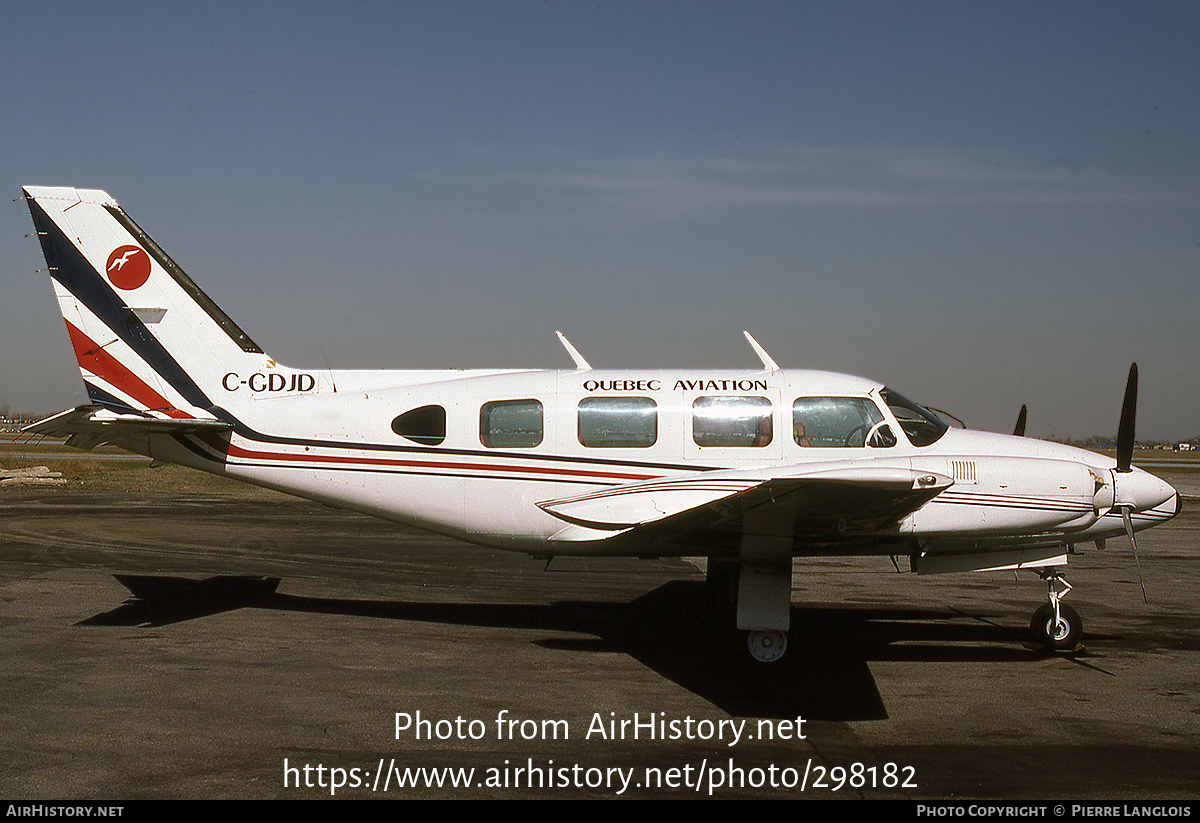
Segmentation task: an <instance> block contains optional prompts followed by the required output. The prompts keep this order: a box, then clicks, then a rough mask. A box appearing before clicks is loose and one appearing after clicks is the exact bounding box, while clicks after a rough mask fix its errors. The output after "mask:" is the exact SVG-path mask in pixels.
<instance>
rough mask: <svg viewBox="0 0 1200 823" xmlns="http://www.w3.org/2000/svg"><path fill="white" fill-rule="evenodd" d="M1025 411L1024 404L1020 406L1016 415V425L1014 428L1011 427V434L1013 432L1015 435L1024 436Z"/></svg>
mask: <svg viewBox="0 0 1200 823" xmlns="http://www.w3.org/2000/svg"><path fill="white" fill-rule="evenodd" d="M1026 412H1027V410H1026V408H1025V407H1024V406H1021V413H1020V414H1018V415H1017V427H1016V428H1015V429H1013V434H1015V435H1016V436H1017V437H1024V436H1025V414H1026Z"/></svg>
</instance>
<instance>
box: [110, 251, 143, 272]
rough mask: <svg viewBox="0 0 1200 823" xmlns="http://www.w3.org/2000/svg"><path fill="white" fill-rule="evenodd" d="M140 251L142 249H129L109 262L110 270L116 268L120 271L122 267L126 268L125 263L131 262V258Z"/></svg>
mask: <svg viewBox="0 0 1200 823" xmlns="http://www.w3.org/2000/svg"><path fill="white" fill-rule="evenodd" d="M139 251H141V249H130V250H129V251H127V252H125V253H124V254H122V255H121V256H120V257H118V258H117V259H115V260H113V261H112V263H110V264H109V266H108V270H109V271H113V270H114V269H115V270H116V271H120V270H121V269H122V268H124V266H125V264H126V263H128V262H129V259H130V258H131V257H133V256H134V255H135V254H137V253H138V252H139Z"/></svg>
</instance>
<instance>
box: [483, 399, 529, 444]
mask: <svg viewBox="0 0 1200 823" xmlns="http://www.w3.org/2000/svg"><path fill="white" fill-rule="evenodd" d="M479 439H480V441H482V442H483V445H485V446H487V447H488V448H491V449H530V448H533V447H534V446H538V445H541V442H542V404H541V403H539V402H538V401H537V400H496V401H494V402H492V403H484V404H483V407H482V408H481V409H480V410H479Z"/></svg>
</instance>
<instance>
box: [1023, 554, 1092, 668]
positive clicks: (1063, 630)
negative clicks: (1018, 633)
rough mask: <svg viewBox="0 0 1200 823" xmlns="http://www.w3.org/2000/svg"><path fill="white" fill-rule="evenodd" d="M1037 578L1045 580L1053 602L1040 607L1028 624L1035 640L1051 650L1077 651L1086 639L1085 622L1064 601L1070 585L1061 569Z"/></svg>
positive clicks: (1047, 571)
mask: <svg viewBox="0 0 1200 823" xmlns="http://www.w3.org/2000/svg"><path fill="white" fill-rule="evenodd" d="M1038 575H1039V576H1040V577H1041V578H1042V579H1043V580H1045V581H1046V588H1047V596H1048V597H1049V599H1050V602H1049V603H1044V604H1043V605H1041V606H1039V607H1038V609H1037V611H1035V612H1034V613H1033V619H1032V620H1030V622H1029V629H1030V631H1032V632H1033V637H1034V640H1036V641H1037V642H1038V643H1040V644H1042V645H1044V646H1045V647H1046V648H1048V649H1050V650H1052V651H1056V652H1068V651H1074V650H1075V649H1077V648H1079V639H1080V638H1081V637H1082V636H1083V620H1082V619H1081V618H1080V617H1079V612H1077V611H1075V610H1074V609H1073V608H1071V607H1070V606H1068V605H1067V604H1066V603H1063V602H1062V599H1063V598H1064V597H1066V596H1067V592H1069V591H1070V590H1071V584H1070V583H1068V582H1067V580H1066V578H1065V577H1064V576H1063V573H1062V572H1061V571H1059V570H1058V569H1042V570H1040V571H1039V572H1038Z"/></svg>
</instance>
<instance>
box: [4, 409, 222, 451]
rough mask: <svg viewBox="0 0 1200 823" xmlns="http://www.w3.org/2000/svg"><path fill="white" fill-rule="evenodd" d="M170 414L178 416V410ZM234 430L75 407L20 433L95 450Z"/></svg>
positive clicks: (203, 421) (202, 421)
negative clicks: (129, 440) (135, 440)
mask: <svg viewBox="0 0 1200 823" xmlns="http://www.w3.org/2000/svg"><path fill="white" fill-rule="evenodd" d="M168 411H169V412H177V411H178V410H176V409H171V410H168ZM179 414H182V412H179ZM232 428H233V426H232V425H231V424H230V423H226V422H225V421H223V420H217V419H215V418H195V417H188V418H186V419H177V418H174V417H168V418H159V417H150V416H149V415H140V414H123V413H119V412H114V411H113V410H112V409H109V408H107V407H105V406H76V407H75V408H73V409H70V410H68V411H65V412H59V413H58V414H56V415H54V416H53V417H47V418H46V419H45V420H40V421H38V422H37V423H34V424H32V425H29V426H26V427H24V428H23V429H21V431H22V432H27V433H29V434H43V435H46V436H47V437H66V438H68V439H67V445H68V446H74V447H75V448H79V449H92V448H95V447H96V446H98V445H100V444H101V443H107V442H109V441H112V440H117V439H119V438H122V437H130V436H137V435H140V434H146V433H149V432H160V433H167V434H201V433H205V432H214V431H227V430H229V429H232Z"/></svg>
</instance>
